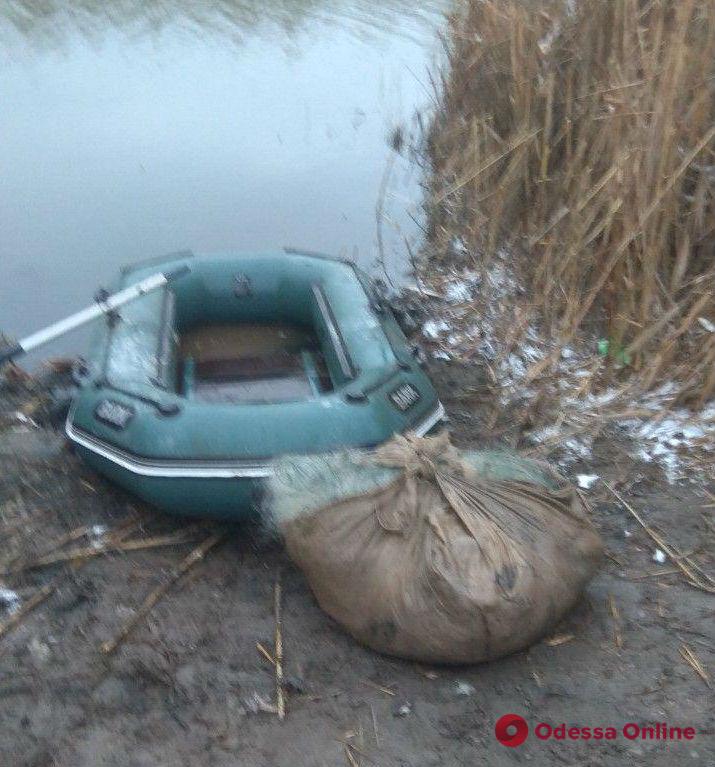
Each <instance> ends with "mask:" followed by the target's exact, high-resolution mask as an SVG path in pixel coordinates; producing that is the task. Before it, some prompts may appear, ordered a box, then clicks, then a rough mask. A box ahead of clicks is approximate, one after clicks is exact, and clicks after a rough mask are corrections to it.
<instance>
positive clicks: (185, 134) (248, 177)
mask: <svg viewBox="0 0 715 767" xmlns="http://www.w3.org/2000/svg"><path fill="white" fill-rule="evenodd" d="M208 5H209V4H203V3H196V2H194V1H193V0H144V2H136V0H131V1H130V0H83V1H82V2H79V0H77V2H71V1H70V0H65V1H64V2H63V1H62V0H4V1H3V3H2V4H1V5H0V45H1V46H2V47H1V51H0V65H1V68H0V330H2V331H4V332H6V333H8V334H10V335H14V336H17V337H21V336H22V335H23V334H26V333H28V332H30V331H32V330H35V329H37V328H39V327H40V326H42V325H44V324H47V323H49V322H52V321H54V320H56V319H59V318H60V317H62V316H63V315H64V314H68V313H70V312H71V311H74V310H76V309H79V308H81V307H82V306H83V305H84V304H86V303H87V302H88V301H91V299H92V296H93V295H94V292H95V290H96V288H97V287H98V286H100V285H102V284H107V283H108V282H109V281H110V280H111V279H112V277H113V276H114V274H115V273H116V271H117V268H118V267H119V266H120V265H121V264H124V263H127V262H131V261H133V260H137V259H141V258H146V257H148V256H154V255H159V254H162V253H166V252H171V251H175V250H179V249H182V248H191V249H193V250H196V251H207V250H228V249H236V250H264V249H276V248H280V247H282V246H283V245H293V246H301V247H305V248H309V249H315V250H323V251H326V252H331V253H336V254H342V255H347V256H350V257H354V258H355V260H356V261H358V262H359V263H360V264H361V265H363V266H367V267H369V266H370V265H371V264H373V263H374V261H375V258H376V256H377V253H378V248H377V227H376V204H377V201H378V198H379V195H380V188H381V185H382V183H383V179H384V177H385V174H386V168H388V166H390V168H391V170H390V172H389V174H388V175H389V178H388V184H387V193H386V195H385V197H384V217H383V221H384V223H383V227H382V231H383V240H384V251H385V254H386V261H387V263H388V266H389V269H390V272H391V275H392V277H393V279H395V280H397V279H399V274H400V272H401V271H402V269H403V268H404V264H405V262H406V261H405V246H404V237H408V238H411V239H413V240H414V239H416V237H417V228H416V225H415V224H414V222H413V221H412V216H416V217H419V215H420V210H419V207H420V198H421V193H420V187H419V181H420V175H419V173H420V172H419V169H418V168H416V167H414V166H412V165H411V164H410V162H409V161H408V160H405V159H404V158H402V157H399V156H396V158H397V159H395V160H392V161H390V159H389V158H390V156H391V155H394V152H392V150H391V149H390V148H389V146H388V143H387V138H386V137H387V136H388V135H389V133H390V131H391V130H393V129H394V128H395V127H396V126H404V127H406V128H407V130H408V131H411V130H414V129H415V121H414V115H415V112H416V110H423V109H425V108H428V107H429V104H430V101H431V88H430V85H429V77H428V69H429V68H430V66H431V65H432V63H433V62H434V60H435V57H436V56H437V55H438V52H439V43H438V32H439V30H440V29H441V27H442V23H443V12H444V11H445V9H446V7H447V2H446V0H444V1H440V2H438V1H435V2H421V3H419V4H416V3H411V2H405V1H403V0H383V1H382V2H377V1H375V2H368V1H367V0H362V1H361V0H342V1H341V0H324V1H322V2H321V1H320V0H274V2H272V3H260V2H253V1H251V0H245V1H244V2H241V0H222V1H221V0H219V2H216V3H212V4H211V9H209V8H208ZM417 5H419V10H415V7H416V6H417ZM266 6H270V9H268V10H267V9H266ZM204 7H205V10H202V9H203V8H204ZM82 340H83V336H75V337H74V338H72V339H69V340H66V341H64V342H63V343H61V344H57V345H55V347H54V348H50V349H49V352H50V353H57V352H67V351H75V350H76V349H78V348H81V345H82Z"/></svg>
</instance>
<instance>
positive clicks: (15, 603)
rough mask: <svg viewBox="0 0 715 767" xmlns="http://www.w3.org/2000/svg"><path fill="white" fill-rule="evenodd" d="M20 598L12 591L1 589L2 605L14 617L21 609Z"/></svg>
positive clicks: (0, 601)
mask: <svg viewBox="0 0 715 767" xmlns="http://www.w3.org/2000/svg"><path fill="white" fill-rule="evenodd" d="M20 601H21V600H20V596H19V594H18V593H17V592H15V591H13V590H12V589H6V588H0V603H1V604H2V605H3V606H4V608H5V609H6V610H7V611H8V612H9V613H10V615H12V614H13V613H16V612H17V611H18V610H19V609H20Z"/></svg>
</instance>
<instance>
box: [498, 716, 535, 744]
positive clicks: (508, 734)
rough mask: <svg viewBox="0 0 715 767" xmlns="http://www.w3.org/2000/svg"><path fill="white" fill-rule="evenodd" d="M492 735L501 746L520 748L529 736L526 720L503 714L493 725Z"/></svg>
mask: <svg viewBox="0 0 715 767" xmlns="http://www.w3.org/2000/svg"><path fill="white" fill-rule="evenodd" d="M494 734H495V735H496V737H497V740H498V741H499V742H500V743H501V744H502V746H508V747H509V748H514V746H520V745H521V744H522V743H523V742H524V741H525V740H526V738H527V736H528V734H529V725H528V724H527V723H526V719H524V717H523V716H519V714H504V716H500V717H499V719H497V723H496V724H495V725H494Z"/></svg>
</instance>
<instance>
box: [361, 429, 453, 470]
mask: <svg viewBox="0 0 715 767" xmlns="http://www.w3.org/2000/svg"><path fill="white" fill-rule="evenodd" d="M374 460H375V463H377V464H378V465H379V466H385V467H387V468H392V469H401V470H402V471H404V472H405V474H406V475H407V476H408V477H419V478H421V479H426V480H427V481H430V482H435V481H436V478H437V474H457V475H459V476H464V474H465V465H464V463H463V461H462V459H461V458H460V456H459V453H458V451H457V450H456V448H455V447H454V446H453V445H452V444H451V443H450V441H449V435H448V434H447V432H443V433H442V434H439V435H438V436H436V437H417V436H415V435H413V434H407V435H405V436H401V435H398V436H395V437H394V439H392V440H390V442H388V443H387V444H385V445H382V446H381V447H379V448H378V449H377V450H376V451H375V457H374Z"/></svg>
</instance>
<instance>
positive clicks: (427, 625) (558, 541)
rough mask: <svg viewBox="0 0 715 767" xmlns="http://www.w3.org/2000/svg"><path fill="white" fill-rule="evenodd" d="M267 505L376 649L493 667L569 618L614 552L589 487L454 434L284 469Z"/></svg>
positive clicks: (332, 611) (326, 596)
mask: <svg viewBox="0 0 715 767" xmlns="http://www.w3.org/2000/svg"><path fill="white" fill-rule="evenodd" d="M268 503H269V506H270V510H271V512H272V515H273V519H274V521H275V524H276V526H277V527H278V529H279V531H280V533H281V534H282V536H283V538H284V540H285V544H286V547H287V550H288V552H289V554H290V556H291V557H292V559H293V560H294V562H295V563H296V564H297V565H298V566H299V567H300V568H301V569H302V570H303V572H304V573H305V575H306V577H307V579H308V581H309V583H310V586H311V588H312V590H313V592H314V594H315V596H316V598H317V600H318V602H319V603H320V605H321V607H322V608H323V609H324V610H325V611H326V612H327V613H328V614H329V615H330V616H331V617H333V618H334V619H335V620H336V621H338V623H340V624H341V625H342V626H343V627H344V628H346V629H347V630H348V631H349V632H350V633H351V634H352V635H353V636H354V637H355V638H356V639H357V640H358V641H360V642H362V643H363V644H365V645H367V646H369V647H372V648H373V649H375V650H379V651H381V652H385V653H388V654H391V655H397V656H400V657H404V658H410V659H414V660H419V661H425V662H443V663H467V662H477V661H483V660H489V659H493V658H497V657H500V656H502V655H506V654H509V653H512V652H515V651H517V650H520V649H522V648H524V647H526V646H528V645H529V644H531V643H533V642H534V641H536V640H537V639H539V638H540V637H542V636H543V635H544V634H545V633H546V632H548V631H550V630H551V629H553V627H554V626H555V625H556V624H557V623H558V622H559V621H560V620H561V619H562V617H563V616H564V615H565V614H566V612H567V611H568V610H569V609H570V608H571V607H572V606H573V605H574V603H575V602H576V601H577V599H578V597H579V594H580V593H581V591H582V589H583V588H584V586H585V585H586V583H587V582H588V581H589V579H590V578H591V577H592V575H593V574H594V572H595V570H596V569H597V566H598V563H599V561H600V558H601V555H602V545H601V541H600V538H599V536H598V534H597V533H596V531H595V530H594V529H593V527H592V525H591V523H590V521H589V519H588V517H587V513H586V508H585V506H584V503H583V501H582V499H581V497H580V495H579V494H578V492H577V491H576V490H575V489H574V488H573V487H572V486H571V485H570V484H568V483H566V482H565V481H564V480H563V479H562V478H561V477H560V476H559V475H557V474H556V473H555V472H553V471H552V470H551V469H550V468H549V467H548V466H546V465H544V464H540V463H537V462H534V461H530V460H528V459H524V458H521V457H520V456H517V455H515V454H513V453H507V452H495V451H472V452H460V451H459V450H457V449H456V448H455V447H453V446H452V445H451V444H450V443H449V439H448V436H447V435H446V434H444V435H441V436H439V437H434V438H419V437H396V438H395V439H393V440H392V441H391V442H389V443H387V444H386V445H384V446H382V447H381V448H379V449H378V450H376V451H375V452H372V453H368V452H362V451H346V452H343V453H337V454H333V455H327V456H301V457H287V458H283V459H281V460H279V461H277V462H276V465H275V474H274V476H273V478H272V479H271V480H270V482H269V493H268Z"/></svg>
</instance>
